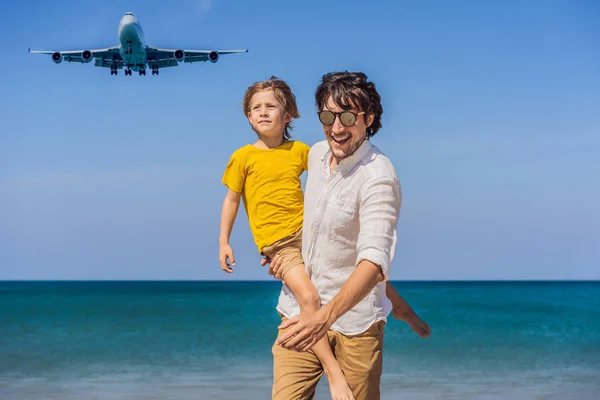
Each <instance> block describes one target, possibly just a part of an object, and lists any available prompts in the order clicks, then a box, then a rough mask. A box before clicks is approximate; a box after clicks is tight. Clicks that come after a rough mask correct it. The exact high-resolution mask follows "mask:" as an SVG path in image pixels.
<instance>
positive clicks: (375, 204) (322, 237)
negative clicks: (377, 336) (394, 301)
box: [277, 140, 402, 335]
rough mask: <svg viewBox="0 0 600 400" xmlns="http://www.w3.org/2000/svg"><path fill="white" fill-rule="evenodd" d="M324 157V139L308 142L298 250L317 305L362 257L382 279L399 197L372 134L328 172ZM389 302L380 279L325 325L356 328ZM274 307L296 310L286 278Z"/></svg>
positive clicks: (383, 312)
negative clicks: (301, 227)
mask: <svg viewBox="0 0 600 400" xmlns="http://www.w3.org/2000/svg"><path fill="white" fill-rule="evenodd" d="M330 162H331V151H330V149H329V144H328V143H327V141H322V142H319V143H317V144H315V145H314V146H313V147H312V148H311V150H310V153H309V157H308V178H307V181H306V190H305V193H304V228H303V235H302V256H303V258H304V262H305V266H306V270H307V272H308V274H309V276H310V278H311V281H312V283H313V285H314V286H315V288H316V289H317V292H318V293H319V295H320V297H321V303H322V304H323V305H324V304H327V303H328V302H329V301H331V299H333V297H334V296H335V295H336V294H337V293H338V292H339V291H340V289H341V288H342V286H343V285H344V283H345V282H346V280H348V278H349V277H350V275H351V274H352V272H354V270H355V268H356V266H357V265H358V264H359V263H360V261H362V260H368V261H371V262H372V263H374V264H377V265H380V266H381V269H382V271H383V274H384V275H385V279H386V280H387V279H388V276H389V271H390V265H391V263H392V259H393V257H394V251H395V247H396V224H397V222H398V218H399V216H400V205H401V203H402V192H401V189H400V183H399V181H398V178H397V176H396V171H395V169H394V166H393V165H392V163H391V162H390V160H389V159H388V158H387V157H386V156H385V155H384V154H383V153H381V151H380V150H379V149H377V148H376V147H375V146H373V145H372V144H371V142H370V141H368V140H365V141H364V142H363V143H362V145H361V146H360V147H359V148H358V150H357V151H356V152H355V153H354V154H353V155H352V156H350V157H348V158H346V159H344V160H342V161H341V162H340V163H339V165H338V166H337V167H336V168H335V169H334V170H333V172H330ZM391 309H392V305H391V302H390V301H389V299H388V298H387V297H386V296H385V283H384V282H382V283H379V284H378V285H377V286H376V287H375V288H374V289H373V290H372V291H371V292H370V293H369V294H368V295H367V296H366V297H365V298H363V299H362V300H361V301H360V302H359V303H358V304H357V305H356V306H354V307H353V308H352V309H351V310H350V311H348V312H347V313H345V314H344V315H342V316H341V317H340V318H339V319H338V320H337V321H336V322H335V323H334V324H333V325H332V327H331V329H333V330H336V331H339V332H341V333H343V334H345V335H356V334H359V333H362V332H364V331H366V330H367V329H368V328H369V327H370V326H371V325H372V324H373V323H375V322H377V321H380V320H387V316H388V315H389V313H390V311H391ZM277 310H278V311H279V312H280V313H282V314H283V315H285V316H286V317H288V318H291V317H293V316H295V315H298V314H299V313H300V307H299V306H298V303H297V302H296V300H295V298H294V295H293V294H292V292H291V291H290V289H289V288H288V287H287V286H286V285H285V284H284V285H283V286H282V290H281V293H280V296H279V302H278V304H277Z"/></svg>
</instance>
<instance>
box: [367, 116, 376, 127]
mask: <svg viewBox="0 0 600 400" xmlns="http://www.w3.org/2000/svg"><path fill="white" fill-rule="evenodd" d="M373 121H375V114H369V116H368V117H367V119H366V120H365V125H367V128H368V127H370V126H371V124H372V123H373Z"/></svg>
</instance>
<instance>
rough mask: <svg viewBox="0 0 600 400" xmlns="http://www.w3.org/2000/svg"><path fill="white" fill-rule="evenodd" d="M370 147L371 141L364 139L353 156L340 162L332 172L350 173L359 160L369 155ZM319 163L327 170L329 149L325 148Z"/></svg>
mask: <svg viewBox="0 0 600 400" xmlns="http://www.w3.org/2000/svg"><path fill="white" fill-rule="evenodd" d="M371 147H373V145H372V144H371V141H370V140H369V139H368V138H365V140H363V142H362V143H361V145H360V146H359V147H358V149H356V151H355V152H354V154H352V155H351V156H350V157H346V158H344V159H343V160H342V161H340V162H339V163H338V165H337V167H336V168H335V170H334V171H338V172H340V173H342V174H345V173H346V172H348V171H350V170H351V169H352V168H354V166H355V165H356V164H357V163H358V162H359V161H360V160H362V159H363V158H364V157H365V156H366V155H367V153H369V150H371ZM321 161H323V163H324V164H325V168H327V169H328V170H329V164H330V161H331V148H329V147H328V148H327V151H326V152H325V154H323V157H321Z"/></svg>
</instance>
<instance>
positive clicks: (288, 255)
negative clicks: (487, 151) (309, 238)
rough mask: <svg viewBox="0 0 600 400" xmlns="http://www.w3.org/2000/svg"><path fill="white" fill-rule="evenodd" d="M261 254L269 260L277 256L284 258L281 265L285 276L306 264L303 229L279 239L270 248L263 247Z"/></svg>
mask: <svg viewBox="0 0 600 400" xmlns="http://www.w3.org/2000/svg"><path fill="white" fill-rule="evenodd" d="M261 254H262V255H263V256H267V257H269V258H273V257H275V255H276V254H279V256H280V257H281V258H282V260H281V265H282V266H283V273H282V274H281V276H282V277H283V276H285V274H286V273H287V272H288V271H289V270H290V269H292V268H294V267H296V266H298V265H301V264H303V263H304V259H303V258H302V229H299V230H297V231H296V232H294V233H292V234H291V235H289V236H286V237H284V238H283V239H279V240H278V241H276V242H275V243H273V244H272V245H270V246H265V247H263V249H262V251H261Z"/></svg>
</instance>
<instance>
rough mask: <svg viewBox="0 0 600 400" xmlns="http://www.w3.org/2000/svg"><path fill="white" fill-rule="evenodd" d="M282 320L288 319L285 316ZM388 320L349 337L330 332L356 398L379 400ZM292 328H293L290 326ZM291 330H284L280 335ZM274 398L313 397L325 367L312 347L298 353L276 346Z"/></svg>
mask: <svg viewBox="0 0 600 400" xmlns="http://www.w3.org/2000/svg"><path fill="white" fill-rule="evenodd" d="M281 319H282V321H285V320H286V318H285V317H283V316H282V318H281ZM384 328H385V322H384V321H379V322H375V323H374V324H373V325H371V326H370V327H369V329H367V330H366V331H365V332H363V333H360V334H358V335H351V336H346V335H343V334H341V333H340V332H337V331H333V330H329V331H327V336H326V337H327V339H329V344H330V346H331V351H332V352H333V354H334V355H335V358H336V359H337V360H338V362H339V364H340V368H341V369H342V371H343V372H344V375H345V376H346V380H347V381H348V386H350V390H352V393H353V394H354V398H355V399H356V400H379V398H380V396H381V393H380V388H379V385H380V383H381V372H382V367H383V333H384ZM288 329H289V328H288ZM286 331H287V329H284V330H280V331H279V333H278V335H277V336H281V335H283V334H284V333H285V332H286ZM271 351H272V352H273V389H272V390H273V391H272V399H273V400H312V399H314V396H315V389H316V388H317V383H319V379H320V378H321V376H322V375H323V366H322V365H321V362H320V361H319V359H318V358H317V356H316V355H315V353H314V352H313V351H312V350H309V351H304V352H297V351H294V350H288V349H286V348H284V347H281V346H278V345H275V344H274V345H273V347H272V349H271Z"/></svg>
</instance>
